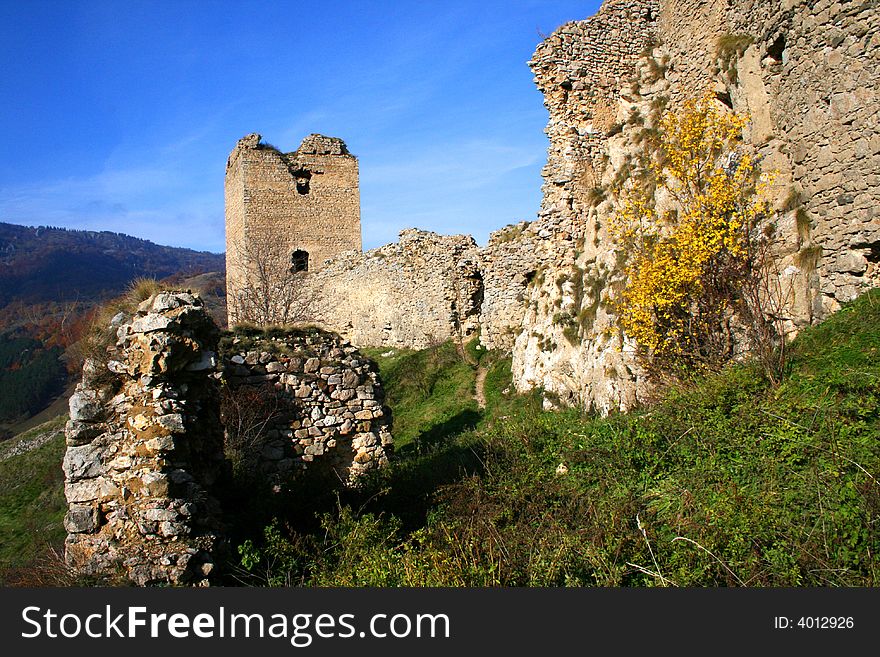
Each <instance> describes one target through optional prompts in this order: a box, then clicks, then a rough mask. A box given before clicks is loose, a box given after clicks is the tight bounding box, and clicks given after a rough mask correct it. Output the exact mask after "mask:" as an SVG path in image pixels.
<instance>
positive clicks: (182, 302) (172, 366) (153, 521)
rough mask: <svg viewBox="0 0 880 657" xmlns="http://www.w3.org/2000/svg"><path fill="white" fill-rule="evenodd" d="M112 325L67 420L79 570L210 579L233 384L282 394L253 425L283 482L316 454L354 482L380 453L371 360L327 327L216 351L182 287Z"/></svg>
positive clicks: (261, 467)
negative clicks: (226, 404)
mask: <svg viewBox="0 0 880 657" xmlns="http://www.w3.org/2000/svg"><path fill="white" fill-rule="evenodd" d="M111 329H112V330H114V331H115V336H114V337H115V340H113V341H112V343H111V344H110V345H109V346H108V350H107V355H106V358H101V359H90V360H88V361H87V362H86V365H85V366H84V369H83V379H82V382H81V383H80V384H79V385H78V386H77V390H76V392H75V394H74V395H73V396H72V397H71V399H70V420H69V422H68V423H67V426H66V431H65V433H66V439H67V451H66V454H65V457H64V463H63V468H64V474H65V495H66V496H67V501H68V504H69V510H68V513H67V515H66V516H65V519H64V526H65V529H66V530H67V532H68V536H67V540H66V544H65V553H66V559H67V562H68V564H69V565H70V566H71V567H72V568H74V569H75V570H76V571H77V572H80V573H83V574H87V575H95V576H99V577H110V578H115V577H119V578H123V579H127V580H130V581H131V582H133V583H135V584H138V585H141V586H143V585H152V584H172V585H182V584H202V585H204V584H208V583H209V582H210V580H211V578H212V577H214V575H215V574H216V570H215V562H217V561H218V556H220V555H222V553H223V550H224V547H225V542H224V525H223V509H222V508H221V505H220V503H219V502H218V497H220V495H218V492H219V491H220V490H221V489H222V487H223V486H224V485H226V484H227V483H228V482H229V479H228V477H229V476H230V474H231V468H230V463H229V461H228V460H227V459H226V456H225V450H224V431H229V429H230V427H229V426H228V425H227V426H226V427H225V428H224V425H223V421H224V420H227V421H228V420H229V418H228V417H223V415H221V400H222V399H223V397H224V394H227V393H231V394H235V392H236V391H237V390H240V389H241V387H242V386H254V385H257V386H260V387H261V389H260V390H259V397H260V398H263V401H265V397H266V396H271V395H274V398H275V399H278V400H280V401H281V402H282V403H280V404H279V406H278V407H277V409H276V410H277V411H279V412H277V413H274V414H272V415H270V416H267V417H266V418H265V420H266V421H265V422H263V423H262V426H261V430H260V431H259V435H256V436H254V437H255V438H257V439H258V440H259V444H257V445H255V447H256V448H257V449H258V455H259V456H258V459H257V460H256V461H255V462H254V463H253V467H254V469H255V473H256V474H257V475H258V477H257V479H259V478H261V477H265V478H266V479H267V480H268V481H269V482H271V483H283V482H284V481H285V480H286V479H287V478H289V477H292V476H296V473H297V471H298V470H299V469H302V468H303V467H306V466H307V465H312V466H315V465H321V466H322V467H326V468H330V469H332V470H333V471H334V472H336V473H337V475H338V478H339V480H340V481H342V482H346V483H349V484H351V483H354V482H355V480H356V478H357V477H358V476H359V475H361V474H363V473H365V472H367V471H368V470H370V469H372V468H376V467H381V466H383V465H385V464H386V463H387V455H388V453H389V452H390V450H391V443H392V438H391V434H390V427H391V417H390V413H389V411H388V409H387V408H385V407H384V406H383V404H382V401H383V392H382V386H381V381H380V380H379V377H378V373H377V370H376V366H375V364H374V363H373V362H372V361H370V360H368V359H366V358H364V357H362V356H361V355H360V354H359V353H358V352H357V350H356V349H354V348H353V347H352V346H351V344H350V343H348V342H346V341H344V340H342V339H341V338H340V337H339V336H337V335H334V334H332V333H328V332H326V331H322V330H320V329H316V328H312V329H308V330H300V331H292V332H285V333H278V334H275V335H273V336H272V337H265V336H264V337H261V338H258V339H257V338H254V336H250V337H248V338H241V337H235V336H229V337H226V338H224V340H223V346H224V350H223V352H222V354H223V355H222V356H218V353H219V352H218V338H219V336H220V332H219V330H218V329H217V327H216V325H215V324H214V323H213V321H212V320H211V319H210V317H209V315H208V314H207V311H206V310H205V308H204V306H203V304H202V301H201V299H200V298H199V297H198V296H197V295H193V294H190V293H188V292H175V293H170V292H162V293H159V294H156V295H153V296H152V297H151V298H149V299H147V300H146V301H144V302H143V303H142V304H140V306H139V307H138V309H137V311H136V312H135V313H134V314H133V315H132V316H126V315H125V314H124V313H120V314H119V315H117V316H116V317H114V318H113V322H112V326H111ZM267 387H268V388H267ZM224 412H225V411H224Z"/></svg>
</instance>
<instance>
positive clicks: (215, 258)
mask: <svg viewBox="0 0 880 657" xmlns="http://www.w3.org/2000/svg"><path fill="white" fill-rule="evenodd" d="M225 267H226V263H225V259H224V256H223V255H222V254H217V253H209V252H207V251H193V250H191V249H181V248H176V247H171V246H160V245H158V244H154V243H152V242H149V241H147V240H142V239H139V238H137V237H131V236H129V235H123V234H122V233H111V232H108V231H103V232H95V231H86V230H68V229H66V228H51V227H48V228H47V227H44V226H40V227H37V228H34V227H30V226H17V225H14V224H7V223H2V222H0V308H3V307H4V306H6V305H8V304H10V303H12V302H14V301H18V302H20V303H23V304H42V303H52V302H55V303H58V302H65V301H74V300H77V299H79V300H88V301H90V302H94V301H99V300H101V299H104V298H108V297H110V296H114V295H116V294H119V293H120V292H122V291H123V290H124V289H125V287H126V286H127V285H128V283H129V282H130V281H132V280H133V279H135V278H138V277H141V276H149V277H153V278H157V279H162V278H165V277H167V276H171V275H173V274H184V275H187V276H194V275H197V274H201V273H204V272H223V271H225Z"/></svg>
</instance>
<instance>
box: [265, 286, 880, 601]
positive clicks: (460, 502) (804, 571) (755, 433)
mask: <svg viewBox="0 0 880 657" xmlns="http://www.w3.org/2000/svg"><path fill="white" fill-rule="evenodd" d="M878 349H880V292H870V293H867V294H865V295H864V296H863V297H861V298H860V299H859V300H857V301H856V302H854V303H853V304H851V305H849V306H848V307H846V308H845V309H844V310H843V311H841V312H840V313H839V314H837V315H835V316H834V317H832V318H831V319H829V320H828V321H827V322H826V323H825V324H823V325H821V326H818V327H815V328H813V329H810V330H808V331H805V332H804V333H803V334H802V335H801V336H800V337H799V339H798V340H797V341H796V342H795V343H794V344H793V345H792V351H791V353H792V357H791V361H790V366H789V370H788V372H787V375H786V377H785V378H784V381H783V382H782V383H781V385H778V386H772V385H771V384H770V383H769V382H767V381H766V380H765V379H764V377H763V376H761V373H760V372H759V371H757V370H756V369H755V368H754V367H753V366H750V365H737V366H731V367H729V368H728V369H726V370H725V371H723V372H721V373H720V374H717V375H714V376H711V377H709V378H706V379H705V380H703V381H700V382H698V383H696V384H692V385H690V386H689V387H688V388H687V389H682V390H672V391H669V393H668V395H667V398H666V399H665V400H663V401H661V402H659V403H657V404H656V405H654V406H653V407H651V408H648V409H643V410H641V411H637V412H633V413H629V414H620V415H616V416H612V417H609V418H597V417H587V416H583V415H582V414H580V413H579V412H577V411H574V410H569V411H564V412H559V413H545V412H542V411H540V406H539V404H538V401H539V399H538V397H537V395H531V396H527V397H516V396H514V395H512V394H511V392H510V390H509V362H506V361H503V360H496V361H495V362H494V363H492V364H491V369H490V373H489V376H488V377H487V385H486V392H487V399H488V402H489V408H488V409H487V411H486V413H485V414H483V415H482V416H481V417H480V419H479V420H478V421H477V423H476V427H475V428H474V429H466V430H456V429H455V428H454V427H449V429H450V430H449V431H448V432H446V433H445V434H444V435H443V436H442V439H439V440H437V441H436V442H435V444H434V447H433V449H432V451H430V452H427V453H426V452H418V451H412V452H409V453H406V452H405V453H404V454H402V455H401V457H400V458H399V459H398V460H397V461H396V462H395V463H394V464H393V465H392V467H390V468H388V469H387V470H386V471H385V472H384V473H382V474H381V475H380V476H378V477H377V478H376V479H375V480H374V481H372V482H369V483H368V485H366V486H365V487H364V488H363V489H362V490H360V491H358V492H355V493H349V494H344V495H342V496H341V497H339V498H338V499H337V500H336V502H335V504H334V506H333V507H332V508H328V507H326V506H325V507H324V508H322V509H316V513H317V516H318V518H319V519H320V528H319V529H318V530H315V531H311V532H310V531H303V530H301V529H299V528H298V527H297V526H296V525H291V526H288V527H287V528H286V532H287V534H286V536H287V539H284V540H282V543H283V544H284V545H285V546H287V547H288V548H290V546H298V547H296V549H294V552H295V553H296V554H297V555H298V558H297V560H295V561H294V560H290V559H288V560H287V561H285V559H284V558H283V555H282V554H280V553H279V552H278V551H277V549H276V550H274V551H273V549H272V548H271V544H270V543H269V542H267V541H263V542H260V541H259V540H257V541H256V542H255V543H253V544H252V545H251V547H252V548H253V550H254V553H253V554H252V556H255V558H257V560H258V561H260V562H261V563H268V562H269V561H270V560H272V561H273V562H274V568H275V569H276V570H280V571H284V570H285V568H287V567H288V565H289V566H290V569H293V570H295V571H296V577H294V578H293V579H295V580H296V581H299V582H302V583H305V584H320V585H443V586H458V585H470V586H493V585H506V586H532V585H535V586H562V585H579V586H584V585H600V586H673V585H676V586H875V585H877V584H878V583H880V582H878V579H877V576H878V573H877V566H878V563H877V556H876V555H877V553H878V551H880V534H878V521H880V483H878V480H877V478H878V476H880V440H878V438H880V385H878V377H880V360H878V358H877V354H878V351H877V350H878ZM394 358H395V359H394V360H390V361H388V362H382V363H381V364H380V365H381V367H382V368H383V374H384V373H385V372H386V371H388V372H389V373H394V372H399V371H400V369H401V368H402V367H404V364H405V363H407V362H412V361H411V359H414V358H418V355H417V354H413V353H406V354H401V355H397V356H395V357H394ZM444 367H446V368H452V369H455V368H454V367H453V366H452V365H451V364H446V365H444ZM464 374H465V372H464V370H462V381H461V386H460V390H464V389H465V388H466V386H465V385H464ZM401 381H402V379H401V378H400V376H399V375H392V376H386V386H387V388H388V393H389V400H391V403H392V408H393V409H394V411H395V413H397V414H398V415H403V416H404V417H406V416H408V415H409V414H410V413H413V417H416V416H417V415H418V416H423V415H424V414H425V413H427V412H428V409H427V408H425V407H424V405H425V404H427V403H428V401H427V400H428V399H430V397H428V398H423V399H419V400H417V403H416V404H415V406H416V407H421V408H420V409H419V411H418V414H415V413H414V409H413V408H409V407H408V404H409V402H410V400H411V397H410V396H409V395H407V394H402V393H401V392H400V391H399V390H398V388H397V386H398V385H399V384H400V382H401ZM413 426H417V425H415V424H414V425H413ZM560 466H564V468H562V470H565V471H566V473H565V474H558V473H557V470H558V469H559V468H560ZM441 472H442V476H441V475H440V473H441ZM413 509H417V512H415V511H413ZM276 528H277V526H276ZM278 539H279V535H278V534H275V535H273V540H275V541H276V543H275V545H276V546H277V540H278ZM288 556H289V555H288ZM288 579H289V578H288Z"/></svg>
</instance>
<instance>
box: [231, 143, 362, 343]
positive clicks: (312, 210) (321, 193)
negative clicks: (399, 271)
mask: <svg viewBox="0 0 880 657" xmlns="http://www.w3.org/2000/svg"><path fill="white" fill-rule="evenodd" d="M225 195H226V287H227V296H228V298H229V299H230V303H229V325H230V326H232V325H233V324H235V323H236V322H238V321H239V320H240V319H242V317H241V315H242V307H241V306H242V303H241V299H242V295H246V294H247V292H248V290H247V288H248V287H253V286H255V285H257V286H260V287H263V288H265V287H266V285H267V283H266V281H262V282H259V283H255V282H254V281H260V278H261V277H265V275H266V272H275V273H281V272H284V273H287V274H289V273H294V274H295V273H299V272H307V271H315V270H318V269H320V268H321V267H322V265H323V263H324V262H325V261H326V260H328V259H330V258H333V257H335V256H337V255H339V254H341V253H343V252H346V251H358V252H359V251H360V250H361V214H360V213H361V211H360V193H359V189H358V161H357V158H356V157H354V156H353V155H352V154H351V153H349V152H348V148H347V147H346V145H345V142H343V141H342V140H341V139H337V138H335V137H325V136H323V135H318V134H312V135H309V136H308V137H306V138H305V139H304V140H303V141H302V144H300V147H299V148H298V149H297V150H295V151H294V152H292V153H282V152H281V151H279V150H277V149H275V148H274V147H273V146H270V145H268V144H264V143H262V142H261V137H260V135H258V134H250V135H247V136H245V137H243V138H242V139H240V140H239V141H238V144H237V145H236V146H235V148H234V149H233V151H232V153H231V154H230V156H229V160H228V161H227V163H226V184H225ZM276 279H277V276H276ZM278 282H279V284H286V283H287V282H288V281H286V280H283V279H282V280H278ZM261 291H263V292H264V291H265V290H261Z"/></svg>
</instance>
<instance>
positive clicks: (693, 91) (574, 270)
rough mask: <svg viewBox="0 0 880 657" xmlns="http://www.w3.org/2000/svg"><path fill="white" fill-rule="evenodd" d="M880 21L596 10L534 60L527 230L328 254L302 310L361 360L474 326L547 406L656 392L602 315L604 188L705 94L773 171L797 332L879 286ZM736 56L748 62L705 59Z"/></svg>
mask: <svg viewBox="0 0 880 657" xmlns="http://www.w3.org/2000/svg"><path fill="white" fill-rule="evenodd" d="M878 21H880V12H878V10H877V4H876V2H875V1H872V0H852V1H843V0H767V1H766V2H758V1H756V0H607V1H606V2H605V3H604V4H603V5H602V7H601V8H600V10H599V11H598V12H597V13H596V15H595V16H593V17H591V18H589V19H587V20H580V21H574V22H571V23H567V24H565V25H563V26H562V27H560V28H559V29H558V30H556V31H555V32H554V33H553V34H552V35H551V36H550V37H548V38H547V39H546V40H545V41H544V42H543V43H541V44H540V45H539V46H538V47H537V49H536V51H535V54H534V56H533V57H532V59H531V61H530V62H529V65H530V66H531V68H532V70H533V72H534V74H535V83H536V85H537V86H538V88H539V89H540V90H541V92H542V93H543V94H544V103H545V106H546V107H547V109H548V113H549V121H548V124H547V129H546V133H547V136H548V138H549V146H548V156H547V164H546V166H545V167H544V169H543V171H542V175H543V178H544V184H543V187H542V191H543V195H544V198H543V201H542V205H541V209H540V211H539V214H538V217H537V219H536V220H535V221H534V222H532V223H528V224H519V225H517V226H510V227H507V228H505V229H502V230H500V231H497V232H496V233H494V234H493V235H492V236H491V237H490V240H489V243H488V245H487V246H486V247H484V248H478V247H476V245H475V244H474V242H473V240H472V239H471V238H469V237H466V236H452V237H442V236H439V235H436V234H433V233H427V232H423V231H415V230H411V231H404V232H403V233H402V234H401V239H400V241H399V242H398V243H396V244H390V245H387V246H384V247H381V248H379V249H374V250H373V251H370V252H368V253H365V254H361V253H359V252H348V253H344V254H341V255H339V256H337V257H336V258H334V259H333V260H332V261H330V262H328V263H326V264H325V266H324V267H323V269H322V270H321V271H319V272H317V273H313V274H312V273H310V274H309V276H308V277H307V278H308V282H307V283H305V289H307V290H311V291H312V293H313V294H314V296H315V297H316V298H317V301H316V303H315V304H314V308H313V313H312V314H313V315H314V316H315V318H317V319H320V320H321V321H322V322H324V323H326V324H327V325H328V326H329V327H331V328H332V329H334V330H336V331H339V332H340V333H342V334H343V335H345V336H346V337H348V338H349V339H351V340H352V341H353V342H354V343H355V344H360V345H374V346H395V347H411V348H422V347H424V346H427V345H428V344H430V343H431V342H434V341H441V340H445V339H450V338H451V339H455V340H466V339H468V338H469V337H470V336H472V335H474V334H475V333H476V331H477V330H478V329H479V332H480V336H481V341H482V343H483V345H484V346H486V347H487V348H491V349H499V350H502V351H506V352H511V353H512V355H513V374H514V383H515V385H516V387H517V389H519V390H521V391H525V390H528V389H532V388H534V387H541V388H543V389H544V390H545V391H547V393H548V395H547V403H548V405H552V404H554V403H556V402H561V403H564V404H573V405H580V406H583V407H586V408H593V409H596V410H598V411H600V412H609V411H612V410H624V409H627V408H630V407H632V406H633V405H635V404H637V403H639V401H641V400H642V399H645V398H646V396H647V395H650V392H651V390H650V385H649V382H648V380H647V379H646V378H645V376H644V373H643V372H642V371H641V369H640V368H639V366H638V362H637V360H636V358H635V345H634V344H633V343H632V342H631V341H630V340H629V339H628V338H627V337H626V336H624V335H621V333H620V331H619V328H618V325H617V318H616V317H615V315H614V313H613V311H612V308H613V303H611V302H612V301H613V299H614V298H615V296H616V295H617V294H618V293H619V292H620V290H621V289H622V288H623V286H624V285H625V280H624V277H623V272H622V271H621V262H622V259H621V257H620V256H621V254H620V253H619V249H618V245H617V244H616V243H615V241H614V239H613V237H612V236H611V235H610V234H609V232H608V224H609V222H610V220H611V218H612V217H613V215H614V214H615V212H616V199H615V197H614V194H613V192H612V189H613V188H614V187H615V184H617V183H619V181H620V180H621V179H622V178H626V177H627V176H628V171H629V170H630V167H631V166H632V165H633V163H634V162H637V161H638V159H639V157H640V155H641V153H642V150H643V148H644V147H643V141H644V140H642V139H641V133H642V130H643V129H644V128H645V127H652V126H655V124H656V120H657V118H658V117H659V113H658V112H659V110H658V109H657V108H662V107H664V106H666V107H670V108H673V109H675V108H676V107H678V106H679V104H680V103H681V102H682V101H683V100H685V99H686V98H689V97H693V96H695V95H702V93H703V92H704V91H706V90H709V91H713V92H714V93H715V94H716V97H717V98H718V102H719V103H723V104H725V105H727V106H728V107H730V108H732V109H733V110H735V111H738V112H744V113H747V114H748V115H749V116H750V117H751V121H750V124H749V126H748V128H747V129H746V133H745V135H744V136H745V139H746V141H747V142H748V143H749V144H750V145H751V147H753V148H754V149H755V151H756V152H757V154H758V155H759V157H760V158H761V162H762V167H763V169H764V171H766V172H772V173H773V174H774V175H775V183H774V185H773V189H772V196H773V198H772V201H773V206H774V210H775V213H776V214H775V216H774V218H773V223H774V224H775V244H774V249H775V256H776V262H777V264H778V270H779V272H780V276H779V287H780V289H782V290H785V294H786V296H787V307H786V308H785V310H786V314H787V317H788V318H789V319H788V326H787V330H789V331H790V333H791V335H794V334H795V333H796V332H797V331H798V330H799V329H801V328H802V327H804V326H807V325H809V324H811V323H813V322H816V321H820V320H821V319H823V318H824V317H826V316H827V315H828V314H829V313H831V312H834V311H835V310H837V309H838V308H839V307H840V304H841V303H843V302H845V301H848V300H850V299H852V298H853V297H854V296H856V295H857V294H858V293H859V292H860V291H861V290H864V289H866V288H867V287H871V286H874V285H876V284H877V281H878V277H880V272H878V262H880V219H878V215H877V210H876V208H877V207H880V178H878V176H880V174H878V171H880V127H878V114H877V113H876V112H875V111H874V108H875V107H876V106H877V104H878V100H880V98H878V94H880V91H878V89H880V66H878V54H877V53H878V52H880V48H878V46H880V36H878V33H880V24H878ZM731 40H733V41H735V42H737V43H741V44H742V46H741V47H737V48H735V49H734V53H733V55H731V56H729V57H726V58H725V57H719V54H720V53H719V46H720V45H722V43H724V42H725V41H727V42H729V41H731ZM728 50H729V49H728ZM251 147H252V146H248V148H251ZM241 148H243V147H241ZM254 148H255V147H254ZM236 176H237V174H236V172H235V171H234V167H233V168H231V169H230V173H229V175H228V178H227V185H228V188H236V186H238V185H239V182H238V178H237V177H236ZM236 202H237V201H236V198H232V199H231V207H232V210H230V211H228V212H229V214H230V217H229V220H230V225H231V226H232V229H231V230H233V231H236V230H238V228H236V225H237V224H236V223H235V222H236V221H237V219H236V213H238V210H236V206H235V203H236ZM227 203H228V204H229V203H230V198H229V197H227ZM306 296H308V295H306ZM740 348H741V349H744V348H745V347H744V346H743V345H740Z"/></svg>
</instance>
